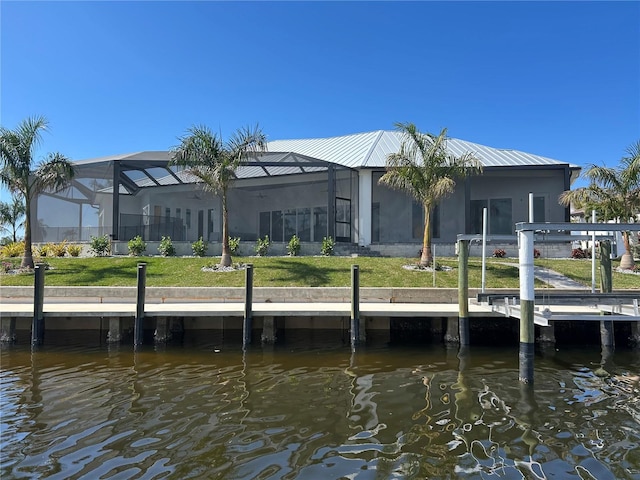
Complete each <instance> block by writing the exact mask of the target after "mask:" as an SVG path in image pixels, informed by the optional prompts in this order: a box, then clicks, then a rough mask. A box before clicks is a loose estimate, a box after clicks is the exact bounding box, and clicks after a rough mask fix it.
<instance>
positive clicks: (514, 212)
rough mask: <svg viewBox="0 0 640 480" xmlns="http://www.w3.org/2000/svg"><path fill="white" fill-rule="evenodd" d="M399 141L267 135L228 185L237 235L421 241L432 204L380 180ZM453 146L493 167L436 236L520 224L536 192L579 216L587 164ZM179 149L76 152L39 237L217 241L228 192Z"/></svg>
mask: <svg viewBox="0 0 640 480" xmlns="http://www.w3.org/2000/svg"><path fill="white" fill-rule="evenodd" d="M399 146H400V135H399V134H398V133H397V132H394V131H382V130H379V131H374V132H366V133H359V134H353V135H345V136H340V137H331V138H312V139H299V140H276V141H272V142H269V144H268V151H267V152H265V153H263V154H259V155H257V156H255V157H254V158H252V159H250V160H248V161H247V162H245V163H244V164H243V165H242V166H241V167H240V168H239V169H238V171H237V177H238V178H237V180H236V182H235V183H234V186H233V188H232V189H231V190H230V192H229V209H230V215H229V223H230V225H229V228H230V234H231V236H239V237H241V239H242V240H243V241H255V240H256V239H257V238H258V237H259V236H260V237H263V236H264V235H269V237H270V239H271V241H272V242H274V243H276V244H278V243H282V244H285V243H286V242H288V241H289V239H290V238H291V236H292V235H294V234H297V235H298V236H299V237H300V240H301V241H302V242H303V243H304V242H321V241H322V239H323V237H325V236H331V237H333V238H334V239H336V241H337V242H344V243H347V244H351V245H359V246H362V247H370V248H371V249H380V250H383V251H384V248H385V246H389V245H396V246H397V245H406V246H407V248H410V249H411V252H413V250H416V248H415V246H416V245H420V244H421V243H422V227H423V218H424V216H423V212H422V207H421V206H420V205H417V204H416V203H415V202H413V201H412V199H411V198H410V197H409V196H407V195H406V194H405V193H403V192H399V191H394V190H390V189H389V188H387V187H385V186H381V185H378V179H379V178H380V176H381V175H382V174H383V173H384V171H385V161H386V158H387V155H388V154H389V153H393V152H397V151H398V149H399ZM447 148H448V149H450V151H451V152H452V153H454V154H458V155H459V154H462V153H464V152H472V153H474V154H475V156H476V157H477V158H479V159H480V161H481V162H482V164H483V165H484V172H483V174H482V175H478V176H473V177H470V178H467V179H464V180H460V181H458V183H457V186H456V190H455V192H454V193H453V194H452V195H450V196H449V197H447V198H446V199H445V200H443V201H442V204H441V205H438V207H437V208H436V212H435V216H434V220H433V230H434V231H433V234H434V235H433V236H434V244H439V243H440V244H448V245H453V243H454V242H455V240H456V235H457V234H459V233H480V232H481V228H482V211H483V208H484V207H486V208H488V214H489V222H488V223H489V234H494V235H509V234H513V232H514V224H515V223H516V222H521V221H527V220H528V199H529V193H530V192H531V193H533V197H534V215H535V219H534V220H535V221H536V222H568V221H569V219H570V217H569V210H568V209H567V208H565V207H562V206H561V205H560V204H559V203H558V200H557V199H558V196H559V195H560V193H562V192H563V191H565V190H568V189H569V188H570V185H571V183H572V182H573V180H575V179H576V178H577V176H578V175H579V172H580V168H579V167H578V166H576V165H571V164H568V163H565V162H560V161H557V160H552V159H549V158H545V157H541V156H538V155H532V154H529V153H524V152H519V151H516V150H503V149H497V148H491V147H486V146H483V145H479V144H476V143H471V142H467V141H464V140H458V139H449V140H448V143H447ZM169 155H170V153H169V152H167V151H150V152H139V153H133V154H127V155H115V156H111V157H104V158H98V159H93V160H83V161H78V162H76V163H75V164H76V166H77V174H76V179H75V180H74V182H73V185H72V186H71V187H70V188H68V189H66V190H65V191H63V192H58V193H56V194H49V195H45V196H41V197H40V198H39V199H38V201H37V202H36V205H35V207H34V208H36V216H35V217H34V218H37V219H38V220H39V222H38V223H39V227H37V228H35V231H34V241H36V242H43V241H62V240H64V239H67V240H69V241H87V240H89V238H90V236H91V235H94V236H95V235H103V234H109V235H110V236H111V237H112V238H113V239H114V240H119V241H127V240H129V239H131V238H133V237H134V236H136V235H141V236H142V237H143V238H144V239H145V240H147V241H157V240H160V238H161V237H162V236H166V235H168V236H170V237H171V238H172V239H173V240H174V241H189V242H192V241H194V240H197V239H198V238H199V237H203V238H204V239H205V240H207V241H211V242H219V241H220V239H221V230H222V228H221V224H222V219H221V215H220V201H219V200H218V199H217V198H216V197H214V196H212V195H211V194H208V193H206V192H204V191H203V190H202V189H201V188H200V187H199V186H198V185H196V184H194V183H193V182H194V179H193V178H191V177H190V176H189V175H187V174H186V173H185V172H183V171H180V170H178V169H177V168H176V167H168V166H167V164H168V161H169ZM114 185H117V187H116V188H114ZM416 251H417V250H416Z"/></svg>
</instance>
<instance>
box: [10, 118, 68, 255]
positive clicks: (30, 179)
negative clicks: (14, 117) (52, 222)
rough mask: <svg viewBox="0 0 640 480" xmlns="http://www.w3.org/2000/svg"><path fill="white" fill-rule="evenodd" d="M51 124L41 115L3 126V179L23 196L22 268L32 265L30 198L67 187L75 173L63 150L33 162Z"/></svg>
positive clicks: (12, 189) (12, 190)
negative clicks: (16, 124) (35, 163)
mask: <svg viewBox="0 0 640 480" xmlns="http://www.w3.org/2000/svg"><path fill="white" fill-rule="evenodd" d="M48 125H49V123H48V122H47V120H46V118H44V117H42V116H40V117H31V118H27V119H26V120H23V121H22V122H20V123H19V124H18V126H17V127H16V128H15V129H14V130H10V129H7V128H5V127H0V159H1V160H2V168H1V169H0V181H2V184H3V185H5V186H6V187H7V188H8V189H9V190H10V191H11V192H13V193H19V194H21V195H22V196H23V197H24V206H25V222H24V257H22V264H21V267H22V268H33V251H32V246H31V223H32V222H31V213H32V212H31V201H32V200H33V199H34V198H35V196H36V195H39V194H40V193H43V192H46V191H58V190H60V189H62V188H65V187H66V186H67V185H68V184H69V182H70V181H71V179H72V178H73V176H74V174H75V170H74V168H73V165H72V164H71V162H70V161H69V160H68V159H67V158H66V157H65V156H63V155H62V154H60V153H50V154H49V155H48V156H47V158H46V159H45V160H44V161H42V162H40V163H39V164H38V165H34V158H33V156H34V151H35V150H36V148H37V147H38V145H39V144H40V141H41V136H42V132H43V131H46V130H47V127H48Z"/></svg>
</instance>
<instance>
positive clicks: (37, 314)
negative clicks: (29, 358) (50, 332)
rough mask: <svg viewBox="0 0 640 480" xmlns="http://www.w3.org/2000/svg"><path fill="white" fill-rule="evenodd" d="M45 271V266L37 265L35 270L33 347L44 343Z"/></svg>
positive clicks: (32, 325)
mask: <svg viewBox="0 0 640 480" xmlns="http://www.w3.org/2000/svg"><path fill="white" fill-rule="evenodd" d="M44 271H45V266H44V265H42V264H37V265H36V266H35V268H34V284H33V322H32V324H31V345H42V342H43V341H44Z"/></svg>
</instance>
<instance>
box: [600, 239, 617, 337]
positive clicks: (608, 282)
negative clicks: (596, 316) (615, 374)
mask: <svg viewBox="0 0 640 480" xmlns="http://www.w3.org/2000/svg"><path fill="white" fill-rule="evenodd" d="M600 291H601V292H602V293H611V292H612V291H613V283H612V272H611V242H610V241H609V240H603V241H601V242H600ZM603 317H604V318H605V319H606V313H604V314H603ZM600 344H601V345H602V348H603V349H606V348H609V349H612V348H613V347H614V345H615V334H614V331H613V321H612V320H600Z"/></svg>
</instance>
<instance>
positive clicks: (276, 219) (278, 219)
mask: <svg viewBox="0 0 640 480" xmlns="http://www.w3.org/2000/svg"><path fill="white" fill-rule="evenodd" d="M269 238H270V239H271V241H272V242H281V241H282V211H281V210H276V211H274V212H271V236H270V237H269Z"/></svg>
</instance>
